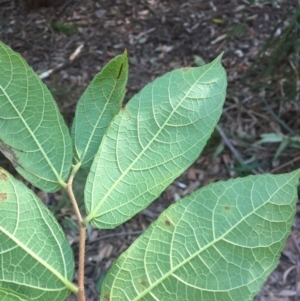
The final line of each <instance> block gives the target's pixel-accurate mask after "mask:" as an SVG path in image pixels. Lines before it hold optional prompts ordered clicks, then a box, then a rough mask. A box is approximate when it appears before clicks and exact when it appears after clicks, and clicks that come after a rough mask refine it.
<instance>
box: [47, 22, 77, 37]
mask: <svg viewBox="0 0 300 301" xmlns="http://www.w3.org/2000/svg"><path fill="white" fill-rule="evenodd" d="M51 27H52V28H53V30H54V31H56V32H58V33H65V34H67V35H73V34H76V33H77V32H78V28H77V26H76V25H71V24H66V23H61V22H53V23H51Z"/></svg>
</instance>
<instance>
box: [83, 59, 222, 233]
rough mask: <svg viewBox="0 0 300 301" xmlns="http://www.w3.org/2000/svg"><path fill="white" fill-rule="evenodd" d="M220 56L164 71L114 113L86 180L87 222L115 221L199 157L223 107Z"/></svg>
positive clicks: (100, 224) (123, 218) (148, 200)
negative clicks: (118, 111) (115, 114)
mask: <svg viewBox="0 0 300 301" xmlns="http://www.w3.org/2000/svg"><path fill="white" fill-rule="evenodd" d="M220 60H221V57H220V56H219V57H218V58H217V59H216V60H214V61H213V62H212V63H210V64H208V65H206V66H204V67H199V68H183V69H178V70H175V71H172V72H170V73H167V74H166V75H164V76H162V77H160V78H158V79H156V80H155V81H154V82H152V83H151V84H148V85H147V86H146V87H145V88H143V89H142V91H141V92H140V93H139V94H137V95H135V96H134V97H133V98H132V99H131V100H130V102H129V104H128V105H127V106H126V107H125V108H124V110H121V111H120V113H119V114H118V115H117V116H116V117H115V119H114V120H113V122H112V123H111V125H110V127H109V129H108V131H107V134H106V135H105V137H104V138H103V141H102V144H101V146H100V149H99V152H98V153H97V155H96V157H95V160H94V163H93V165H92V167H91V171H90V174H89V177H88V180H87V185H86V189H85V205H86V210H87V212H88V214H89V215H88V217H87V218H86V220H85V223H87V222H89V221H91V222H92V224H93V225H94V226H96V227H98V228H114V227H116V226H118V225H119V224H121V223H123V222H124V221H126V220H128V219H129V218H131V217H132V216H133V215H134V214H136V213H137V212H139V211H140V210H142V209H143V208H145V207H147V206H148V205H149V204H150V203H151V202H152V201H153V200H155V199H156V198H157V197H158V196H159V194H160V193H161V192H162V191H163V190H164V189H165V188H166V187H167V186H168V185H169V184H170V183H171V182H172V181H173V180H174V179H175V178H176V177H178V176H179V175H180V174H181V173H182V172H183V171H184V170H185V169H186V168H187V167H188V166H190V165H191V164H192V163H193V162H194V161H195V160H196V159H197V157H198V156H199V154H200V152H201V151H202V149H203V147H204V146H205V144H206V142H207V139H208V138H209V137H210V135H211V133H212V131H213V129H214V127H215V125H216V123H217V121H218V120H219V117H220V115H221V112H222V106H223V102H224V99H225V90H226V85H227V83H226V74H225V71H224V69H223V67H222V65H221V62H220Z"/></svg>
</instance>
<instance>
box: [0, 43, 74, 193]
mask: <svg viewBox="0 0 300 301" xmlns="http://www.w3.org/2000/svg"><path fill="white" fill-rule="evenodd" d="M0 151H2V152H3V153H4V155H5V156H6V157H7V158H8V159H10V161H11V162H12V163H13V165H14V166H15V168H16V169H17V171H18V172H19V173H20V174H21V175H22V176H23V177H24V178H26V179H27V180H28V181H29V182H31V183H32V184H33V185H35V186H37V187H39V188H40V189H42V190H44V191H49V192H54V191H56V190H59V188H60V184H61V183H63V182H64V181H65V180H66V179H67V177H68V174H69V171H70V168H71V160H72V143H71V137H70V135H69V131H68V128H67V126H66V125H65V123H64V120H63V118H62V116H61V115H60V113H59V110H58V108H57V105H56V103H55V102H54V100H53V97H52V95H51V93H50V92H49V90H48V89H47V87H46V86H45V85H44V84H43V83H42V81H41V80H40V79H39V77H38V76H37V74H36V73H35V72H34V71H33V70H32V69H31V68H30V67H29V66H28V65H27V63H26V62H25V60H24V59H23V58H22V57H21V56H20V55H19V54H17V53H15V52H14V51H12V50H11V49H10V48H9V47H7V46H5V45H4V44H3V43H1V42H0Z"/></svg>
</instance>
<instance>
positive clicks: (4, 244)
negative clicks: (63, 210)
mask: <svg viewBox="0 0 300 301" xmlns="http://www.w3.org/2000/svg"><path fill="white" fill-rule="evenodd" d="M0 212H1V214H0V266H1V271H0V287H1V288H6V289H10V290H12V291H16V292H17V293H20V294H24V295H26V296H28V297H29V298H30V299H32V300H38V301H49V300H51V301H62V300H65V299H66V298H67V296H68V295H69V294H70V292H71V290H72V291H76V290H77V288H76V287H75V286H74V285H73V284H72V283H71V282H70V281H72V280H73V275H74V259H73V253H72V250H71V247H70V245H69V243H68V241H67V240H66V238H65V235H64V233H63V231H62V229H61V227H60V226H59V224H58V223H57V221H56V219H55V218H54V216H53V215H52V214H51V212H50V211H49V210H48V209H47V207H46V206H45V205H44V204H43V203H42V202H41V200H40V199H38V198H37V196H36V195H35V194H34V193H33V192H32V191H31V190H29V189H28V188H27V187H26V186H25V185H24V184H23V183H21V182H19V181H18V180H16V179H14V178H13V177H12V176H11V175H10V174H9V173H8V172H6V171H4V170H3V169H0Z"/></svg>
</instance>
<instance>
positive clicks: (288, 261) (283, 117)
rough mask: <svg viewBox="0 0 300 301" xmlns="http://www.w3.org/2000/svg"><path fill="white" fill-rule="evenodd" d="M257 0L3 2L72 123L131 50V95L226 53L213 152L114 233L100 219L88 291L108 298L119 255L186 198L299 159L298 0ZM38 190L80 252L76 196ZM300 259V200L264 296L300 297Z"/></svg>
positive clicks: (8, 36)
mask: <svg viewBox="0 0 300 301" xmlns="http://www.w3.org/2000/svg"><path fill="white" fill-rule="evenodd" d="M250 2H251V1H239V0H226V1H222V0H214V1H200V0H187V1H171V0H169V1H158V0H140V1H133V0H110V1H106V0H97V1H95V0H94V1H93V0H84V1H83V0H66V1H58V2H57V3H56V4H54V5H52V6H50V7H41V8H38V9H29V8H28V7H26V5H25V3H23V2H21V1H20V0H18V1H17V0H15V1H11V0H0V40H2V41H3V42H5V43H7V44H8V45H9V46H11V47H12V48H13V49H14V50H15V51H17V52H19V53H21V55H22V56H23V57H24V58H25V59H26V60H27V61H28V63H29V64H30V65H31V66H32V67H33V69H34V70H35V71H36V72H37V73H39V74H42V73H44V72H46V71H48V70H50V69H54V72H53V73H51V74H48V75H46V76H45V79H44V82H45V83H46V84H47V85H48V87H49V89H50V90H51V91H52V93H53V95H54V97H55V99H56V101H57V103H58V105H59V108H60V110H61V112H62V114H63V116H64V117H65V120H66V122H67V123H68V124H69V125H71V122H72V119H73V116H74V111H75V106H76V102H77V100H78V99H79V97H80V95H81V94H82V93H83V91H84V89H85V88H86V86H87V85H88V83H89V82H90V80H91V79H92V78H93V76H94V75H95V74H96V73H97V72H99V71H100V70H101V68H102V67H103V66H104V65H105V63H107V62H108V61H109V60H110V59H111V58H113V57H114V56H116V55H118V54H121V53H122V52H123V51H124V49H125V48H126V49H127V50H128V56H129V64H130V75H129V82H128V86H127V95H126V100H128V99H130V98H131V97H132V95H134V94H135V93H137V92H138V91H139V90H140V89H141V88H142V87H143V86H144V85H145V84H147V83H148V82H150V81H152V80H153V79H154V78H156V77H157V76H160V75H162V74H164V73H166V72H167V71H170V70H173V69H175V68H179V67H182V66H197V65H200V64H202V61H205V62H210V61H211V60H213V59H214V58H215V57H216V56H217V55H218V54H220V53H221V52H223V51H224V55H223V59H222V63H223V65H224V67H225V69H226V71H227V74H228V95H227V99H226V104H225V107H224V113H223V116H222V118H221V120H220V122H219V128H218V130H216V131H215V132H214V134H213V136H212V138H211V139H210V140H209V142H208V145H207V146H206V148H205V150H204V152H203V154H202V155H201V157H200V158H199V159H198V160H197V161H196V162H195V164H193V166H191V167H190V168H189V169H188V170H187V171H186V172H185V173H183V174H182V176H180V177H179V178H178V179H177V180H176V181H175V182H174V183H173V184H172V185H170V186H169V187H168V188H167V189H166V190H165V192H164V193H162V195H161V196H160V198H159V199H158V200H157V201H155V202H154V203H153V204H152V205H151V206H150V207H149V208H147V209H145V210H143V211H142V212H141V213H139V214H138V215H137V216H135V217H134V218H132V219H131V220H129V221H128V222H126V223H125V224H124V225H122V226H120V227H118V228H116V229H115V230H110V231H108V230H107V231H101V232H100V231H99V230H95V229H90V231H89V233H88V241H87V253H86V280H87V281H86V283H87V285H86V290H87V300H88V301H96V300H98V297H97V296H99V293H98V292H97V290H99V286H100V283H101V279H103V276H104V275H105V273H106V271H107V269H108V268H109V267H110V265H111V264H112V263H113V262H114V260H115V259H116V258H117V257H118V256H119V254H120V253H121V252H123V251H124V250H125V249H126V248H127V247H128V246H129V245H130V244H131V243H132V242H133V241H134V239H135V238H136V237H137V236H138V235H139V234H140V233H142V232H143V231H144V230H145V229H146V228H147V227H148V226H149V224H150V223H151V222H152V221H154V220H155V219H156V218H157V217H158V215H159V214H160V213H161V212H162V211H163V210H164V209H165V208H166V207H168V206H169V205H170V204H172V203H174V202H175V201H176V200H177V199H178V198H180V197H183V196H185V195H187V194H189V193H190V192H192V191H193V190H195V189H196V188H198V187H201V186H203V185H206V184H208V183H210V182H213V181H217V180H226V179H229V178H232V177H238V176H245V175H248V174H253V173H254V174H257V173H265V172H271V173H279V172H286V171H291V170H293V169H296V168H299V165H300V153H299V148H300V142H299V137H300V100H299V90H300V89H299V86H300V81H299V71H300V70H299V65H297V60H298V62H299V52H298V53H297V51H296V50H295V47H297V43H298V45H300V40H299V21H298V23H297V22H296V23H297V25H298V33H297V34H296V35H294V36H293V37H294V38H293V39H292V41H291V38H290V37H291V36H290V32H287V30H286V29H287V28H289V26H290V24H291V23H292V22H293V21H295V20H294V19H293V17H294V16H295V10H296V8H297V2H298V1H296V0H287V1H282V2H283V4H281V5H278V6H276V5H275V4H270V3H264V4H253V3H250ZM270 2H273V3H275V2H276V1H270ZM278 2H279V1H278ZM296 23H295V24H296ZM293 30H294V28H292V31H293ZM286 35H287V38H286ZM282 41H283V42H282ZM280 43H281V44H280ZM289 43H290V44H289ZM279 44H280V47H278V45H279ZM287 46H289V47H287ZM276 49H279V52H277V53H276V56H274V55H273V54H274V51H276ZM298 50H299V48H298ZM72 55H75V59H72V58H71V57H72ZM44 74H45V73H44ZM295 86H296V88H295ZM297 89H298V90H297ZM296 90H297V91H298V92H297V93H296V92H295V91H296ZM265 133H273V134H274V135H275V136H276V137H277V139H279V140H280V139H281V140H283V139H286V141H288V145H287V146H286V147H283V151H282V152H281V153H280V154H279V155H278V156H277V155H276V152H279V151H278V147H279V143H270V140H269V141H266V142H267V143H264V144H256V143H255V142H258V141H259V140H260V139H261V135H262V134H265ZM282 135H285V138H283V136H282ZM292 138H296V139H298V140H297V141H296V140H292ZM274 156H275V157H274ZM85 176H86V174H85V173H80V174H79V175H78V177H77V180H76V183H75V184H77V186H76V191H75V192H76V193H77V195H78V198H79V200H80V201H81V203H82V197H83V193H82V190H83V187H84V179H85ZM38 193H39V196H40V197H41V198H42V199H43V201H44V202H45V203H46V204H47V205H48V206H49V207H50V208H52V211H53V212H54V213H55V215H56V216H57V218H58V219H59V221H60V222H61V224H62V226H63V227H64V229H65V230H66V233H67V237H68V239H69V241H70V243H71V245H72V247H73V250H74V252H75V256H77V253H78V234H77V228H76V223H75V216H74V213H73V212H72V210H71V209H70V207H69V206H67V207H63V206H64V205H65V204H68V200H67V198H66V196H65V195H64V194H63V193H56V194H54V195H51V196H49V195H44V194H43V193H41V192H38ZM299 258H300V204H299V202H298V211H297V215H296V217H295V223H294V226H293V231H292V235H291V236H290V237H289V239H288V240H287V243H286V247H285V249H284V251H283V252H282V256H281V258H280V260H279V262H278V267H277V269H276V270H275V271H274V272H273V273H272V274H271V275H270V277H269V278H268V280H267V282H266V283H265V285H264V286H263V287H262V289H261V292H260V293H259V295H258V296H257V297H256V299H255V301H292V300H293V301H295V300H300V260H299ZM72 298H73V297H72V296H71V297H70V300H74V299H72Z"/></svg>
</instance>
